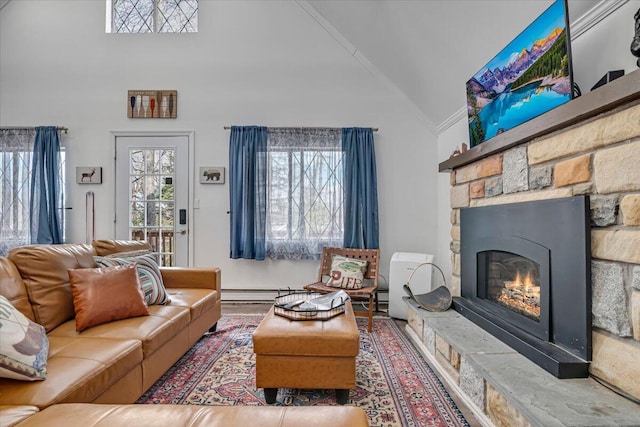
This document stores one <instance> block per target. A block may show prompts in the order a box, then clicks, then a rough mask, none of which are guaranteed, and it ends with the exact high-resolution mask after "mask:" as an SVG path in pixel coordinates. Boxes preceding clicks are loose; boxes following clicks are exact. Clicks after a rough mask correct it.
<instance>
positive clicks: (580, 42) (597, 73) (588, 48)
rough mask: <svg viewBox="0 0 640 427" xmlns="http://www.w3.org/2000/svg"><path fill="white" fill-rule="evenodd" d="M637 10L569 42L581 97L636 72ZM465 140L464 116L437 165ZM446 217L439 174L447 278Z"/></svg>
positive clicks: (443, 138)
mask: <svg viewBox="0 0 640 427" xmlns="http://www.w3.org/2000/svg"><path fill="white" fill-rule="evenodd" d="M638 8H640V0H631V1H629V2H627V3H625V4H624V5H623V6H621V7H620V8H619V9H617V10H615V11H614V12H613V13H612V14H610V15H609V16H607V17H606V18H604V19H603V20H602V21H600V22H599V23H597V24H595V25H594V26H593V27H591V28H590V29H589V30H588V31H587V32H585V33H583V34H582V35H580V36H579V37H577V38H574V39H573V40H572V42H571V49H572V62H573V73H574V80H575V81H576V83H578V85H579V86H580V88H581V90H582V93H583V94H584V93H587V92H589V91H590V89H591V87H593V85H594V84H595V83H596V82H597V81H598V80H600V78H601V77H602V76H603V75H604V74H605V73H606V72H607V71H610V70H618V69H622V70H625V73H630V72H632V71H634V70H636V69H637V66H636V61H635V60H636V58H635V57H634V56H633V55H631V53H630V51H629V47H630V45H631V40H632V39H633V36H634V20H633V16H634V14H635V13H636V11H637V10H638ZM461 84H462V83H461ZM468 140H469V132H468V128H467V118H466V116H465V117H464V118H462V119H460V120H458V121H455V122H454V123H453V124H452V125H451V126H450V127H448V128H447V129H446V130H444V131H442V132H441V133H440V134H439V135H438V162H442V161H444V160H446V159H448V158H449V156H450V155H451V153H452V152H453V150H455V148H456V147H460V145H461V144H462V143H463V142H467V143H468ZM449 214H450V185H449V174H448V173H441V174H440V175H439V176H438V231H437V234H438V258H437V259H438V262H439V263H440V264H439V265H440V266H441V267H442V268H443V270H445V273H446V274H447V277H449V275H450V274H451V258H450V253H449V242H450V241H451V236H450V229H451V222H450V216H449Z"/></svg>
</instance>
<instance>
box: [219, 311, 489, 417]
mask: <svg viewBox="0 0 640 427" xmlns="http://www.w3.org/2000/svg"><path fill="white" fill-rule="evenodd" d="M271 306H272V304H267V303H251V302H242V303H239V302H223V303H222V315H225V314H262V315H264V314H266V313H267V311H269V309H270V308H271ZM386 310H387V304H386V303H381V304H380V311H379V312H376V313H374V315H375V316H386V315H387V311H386ZM395 322H396V323H397V324H398V326H400V328H401V329H402V330H404V328H405V326H406V324H407V322H406V321H404V320H400V319H395ZM443 384H444V387H445V388H446V389H447V391H448V392H449V395H450V396H451V398H452V399H453V401H454V402H455V403H456V405H457V406H458V408H459V409H460V411H461V412H462V415H464V417H465V418H466V419H467V422H468V423H469V425H470V426H471V427H480V426H482V423H480V421H478V419H477V418H476V417H475V416H474V415H473V413H472V412H471V410H470V409H469V407H468V406H467V405H466V404H465V403H464V402H463V401H462V400H461V399H460V396H459V395H458V394H457V393H456V392H455V391H454V390H452V389H451V388H450V387H449V386H448V385H447V384H446V383H445V382H443Z"/></svg>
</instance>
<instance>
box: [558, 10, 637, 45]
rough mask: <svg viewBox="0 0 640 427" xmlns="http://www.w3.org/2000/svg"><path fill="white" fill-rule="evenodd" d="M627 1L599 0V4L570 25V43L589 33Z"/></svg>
mask: <svg viewBox="0 0 640 427" xmlns="http://www.w3.org/2000/svg"><path fill="white" fill-rule="evenodd" d="M628 1H629V0H601V1H600V3H598V4H597V5H595V6H594V7H593V8H591V9H589V10H588V11H587V12H586V13H585V14H584V15H582V16H581V17H579V18H578V19H576V20H575V21H574V22H573V23H572V24H571V26H570V31H571V41H573V40H575V39H577V38H578V37H580V36H581V35H583V34H584V33H586V32H587V31H589V30H590V29H591V28H592V27H594V26H595V25H597V24H598V23H599V22H600V21H602V20H603V19H605V18H606V17H607V16H609V15H611V14H612V13H613V12H615V11H616V10H618V8H620V7H621V6H623V5H624V4H625V3H627V2H628Z"/></svg>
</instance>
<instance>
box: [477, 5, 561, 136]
mask: <svg viewBox="0 0 640 427" xmlns="http://www.w3.org/2000/svg"><path fill="white" fill-rule="evenodd" d="M568 23H569V16H568V12H567V3H566V0H556V1H555V2H554V3H553V4H552V5H551V6H550V7H549V8H548V9H547V10H545V11H544V12H543V13H542V14H541V15H540V16H539V17H538V18H536V20H535V21H533V22H532V23H531V24H530V25H529V26H528V27H527V28H526V29H525V30H524V31H522V32H521V33H520V34H519V35H518V36H517V37H516V38H515V39H514V40H513V41H512V42H511V43H509V44H508V45H507V46H506V47H505V48H504V49H502V51H501V52H500V53H498V54H497V55H496V56H495V57H494V58H493V59H492V60H491V61H489V62H488V63H487V64H486V65H485V66H484V67H482V69H481V70H480V71H478V72H477V73H476V74H474V75H473V77H471V79H469V81H468V82H467V114H468V117H469V140H470V141H469V142H470V146H471V147H474V146H476V145H478V144H481V143H482V142H484V141H486V140H488V139H491V138H493V137H494V136H496V135H498V134H500V133H502V132H505V131H507V130H509V129H512V128H514V127H516V126H518V125H520V124H522V123H524V122H526V121H528V120H531V119H532V118H534V117H536V116H539V115H541V114H543V113H546V112H547V111H549V110H552V109H554V108H556V107H557V106H559V105H561V104H564V103H565V102H567V101H569V100H571V93H572V87H573V80H572V73H571V41H570V40H571V39H570V37H569V24H568Z"/></svg>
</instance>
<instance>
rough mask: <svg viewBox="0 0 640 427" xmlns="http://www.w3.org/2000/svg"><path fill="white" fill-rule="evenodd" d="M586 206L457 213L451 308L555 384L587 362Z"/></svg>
mask: <svg viewBox="0 0 640 427" xmlns="http://www.w3.org/2000/svg"><path fill="white" fill-rule="evenodd" d="M588 215H589V198H588V197H587V196H576V197H571V198H563V199H552V200H543V201H533V202H523V203H512V204H505V205H495V206H485V207H476V208H464V209H462V210H461V221H460V222H461V237H460V241H461V243H462V244H461V250H460V255H461V267H460V268H461V271H460V274H461V297H459V298H455V299H454V308H455V310H456V311H458V312H460V313H461V314H462V315H464V316H465V317H467V318H468V319H469V320H471V321H472V322H474V323H476V324H477V325H479V326H480V327H482V328H483V329H485V330H487V331H489V332H490V333H491V334H492V335H494V336H496V337H498V338H499V339H501V340H502V341H504V342H505V343H506V344H508V345H509V346H511V347H513V348H514V349H516V350H518V351H519V352H520V353H522V354H523V355H525V356H526V357H528V358H529V359H531V360H532V361H534V362H535V363H537V364H538V365H540V366H541V367H542V368H544V369H545V370H547V371H548V372H550V373H551V374H553V375H554V376H556V377H558V378H584V377H587V376H588V374H589V372H588V366H589V363H588V361H589V360H591V315H590V314H591V289H590V287H589V286H588V284H589V283H590V272H591V269H590V257H589V253H588V251H589V216H588Z"/></svg>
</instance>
